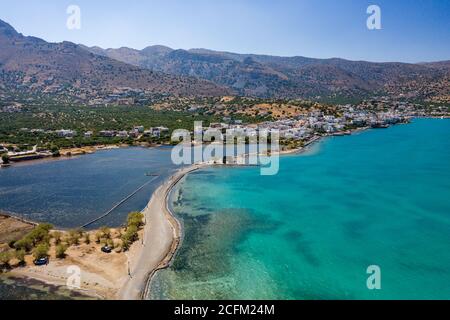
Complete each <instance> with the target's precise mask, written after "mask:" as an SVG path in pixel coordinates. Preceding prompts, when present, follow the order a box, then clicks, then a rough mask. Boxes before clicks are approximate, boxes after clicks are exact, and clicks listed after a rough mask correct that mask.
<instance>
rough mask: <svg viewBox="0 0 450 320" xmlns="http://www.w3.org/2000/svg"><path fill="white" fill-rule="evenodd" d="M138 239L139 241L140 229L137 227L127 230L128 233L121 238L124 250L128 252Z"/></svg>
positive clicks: (132, 226)
mask: <svg viewBox="0 0 450 320" xmlns="http://www.w3.org/2000/svg"><path fill="white" fill-rule="evenodd" d="M137 239H138V228H137V227H136V226H135V225H131V226H129V227H128V228H127V231H126V232H125V233H124V234H123V235H122V237H121V240H122V242H123V248H124V250H128V249H129V248H130V245H131V244H132V243H133V242H135V241H136V240H137Z"/></svg>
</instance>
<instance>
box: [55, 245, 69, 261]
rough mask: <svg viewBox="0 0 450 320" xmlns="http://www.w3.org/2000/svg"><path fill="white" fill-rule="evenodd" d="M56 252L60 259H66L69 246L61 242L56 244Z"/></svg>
mask: <svg viewBox="0 0 450 320" xmlns="http://www.w3.org/2000/svg"><path fill="white" fill-rule="evenodd" d="M55 250H56V251H55V253H56V257H57V258H58V259H64V258H65V257H66V250H67V246H65V245H63V244H59V245H57V246H56V249H55Z"/></svg>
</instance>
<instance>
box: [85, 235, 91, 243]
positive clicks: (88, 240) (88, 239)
mask: <svg viewBox="0 0 450 320" xmlns="http://www.w3.org/2000/svg"><path fill="white" fill-rule="evenodd" d="M84 243H85V244H90V243H91V237H90V235H89V232H86V233H85V234H84Z"/></svg>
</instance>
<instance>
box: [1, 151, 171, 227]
mask: <svg viewBox="0 0 450 320" xmlns="http://www.w3.org/2000/svg"><path fill="white" fill-rule="evenodd" d="M170 153H171V149H170V148H151V149H147V148H125V149H115V150H105V151H99V152H97V153H95V154H91V155H85V156H80V157H77V158H73V159H69V160H50V161H44V162H39V163H32V164H31V163H30V164H26V165H18V166H17V165H15V166H13V167H11V168H8V169H2V170H0V210H4V211H9V212H13V213H17V214H18V215H20V216H22V217H24V218H26V219H29V220H33V221H43V222H50V223H52V224H54V225H55V226H57V227H62V228H74V227H79V226H81V225H83V224H85V223H87V222H89V221H91V220H92V219H94V218H96V217H99V216H101V215H102V214H103V213H105V212H107V211H108V210H109V209H111V208H112V207H113V206H114V205H115V204H116V203H118V202H119V201H121V200H122V199H123V198H125V197H126V196H127V195H129V194H131V193H132V192H134V191H135V190H137V189H138V188H139V187H140V186H142V185H144V184H145V183H147V182H149V181H152V182H151V183H149V184H148V185H147V186H145V187H144V188H143V189H142V190H140V191H139V192H138V193H137V194H136V195H134V196H133V197H132V198H130V199H129V200H128V201H127V202H125V203H124V204H123V205H121V206H120V207H118V208H117V209H116V210H114V211H113V212H112V213H111V215H109V216H108V217H107V218H105V219H102V220H100V221H98V222H97V223H95V224H94V225H91V226H90V227H91V228H96V227H99V226H102V225H108V226H120V225H121V224H123V223H124V222H125V218H126V215H127V214H128V213H129V212H130V211H136V210H137V211H140V210H142V209H143V208H144V207H145V206H146V205H147V203H148V201H149V200H150V197H151V194H152V193H153V191H154V190H155V189H156V188H157V187H158V186H159V185H160V184H161V182H163V181H164V180H165V179H166V178H168V176H170V175H171V174H173V173H174V172H175V170H177V167H175V165H173V164H172V161H171V160H170ZM147 174H158V175H159V176H158V177H151V176H147Z"/></svg>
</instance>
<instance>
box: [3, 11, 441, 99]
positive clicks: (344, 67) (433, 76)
mask: <svg viewBox="0 0 450 320" xmlns="http://www.w3.org/2000/svg"><path fill="white" fill-rule="evenodd" d="M124 87H125V88H132V89H134V90H143V91H145V92H151V93H154V94H170V95H176V96H220V95H242V96H253V97H263V98H325V97H329V98H341V97H343V98H355V97H356V98H362V97H370V96H373V95H388V96H390V97H393V98H409V99H414V100H428V101H438V102H439V101H441V102H442V101H443V102H448V101H449V97H450V89H449V88H450V61H441V62H435V63H420V64H410V63H400V62H389V63H373V62H366V61H349V60H345V59H339V58H332V59H314V58H306V57H300V56H297V57H278V56H269V55H256V54H237V53H231V52H220V51H213V50H207V49H190V50H175V49H172V48H169V47H165V46H149V47H147V48H145V49H143V50H136V49H131V48H125V47H123V48H119V49H102V48H100V47H87V46H84V45H77V44H73V43H70V42H62V43H48V42H46V41H44V40H42V39H38V38H35V37H25V36H23V35H22V34H20V33H18V32H17V31H16V30H14V28H13V27H11V26H10V25H9V24H7V23H6V22H3V21H1V20H0V90H2V89H3V90H5V89H17V88H26V89H29V90H31V91H38V90H40V91H43V92H57V93H68V94H70V95H73V96H76V97H81V98H82V97H92V96H96V95H97V96H98V95H105V94H108V93H111V92H114V91H115V90H117V89H118V88H124Z"/></svg>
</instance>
